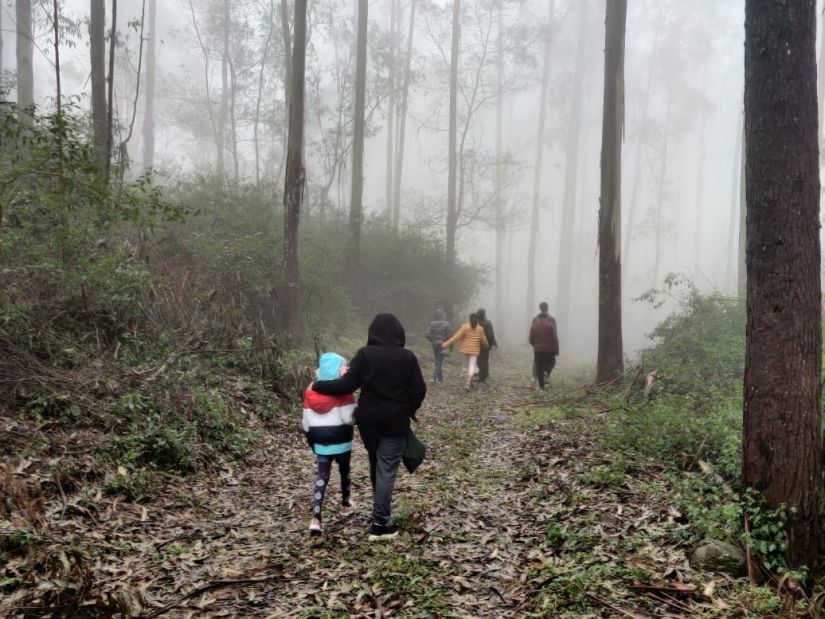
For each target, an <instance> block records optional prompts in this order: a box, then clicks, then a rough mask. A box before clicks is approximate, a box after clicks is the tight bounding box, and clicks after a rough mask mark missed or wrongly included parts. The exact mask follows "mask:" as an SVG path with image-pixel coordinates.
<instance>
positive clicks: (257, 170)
mask: <svg viewBox="0 0 825 619" xmlns="http://www.w3.org/2000/svg"><path fill="white" fill-rule="evenodd" d="M274 30H275V5H274V4H273V5H272V7H271V8H270V11H269V32H268V33H267V35H266V41H265V42H264V51H263V53H262V54H261V69H260V71H259V72H258V96H257V97H256V98H255V118H254V121H253V125H252V127H253V129H252V131H253V142H254V144H255V186H256V187H257V188H258V190H259V191H260V189H261V145H260V139H259V135H258V127H259V125H260V122H261V99H262V98H263V91H264V71H265V69H266V60H267V57H268V56H269V45H270V43H272V35H273V32H274Z"/></svg>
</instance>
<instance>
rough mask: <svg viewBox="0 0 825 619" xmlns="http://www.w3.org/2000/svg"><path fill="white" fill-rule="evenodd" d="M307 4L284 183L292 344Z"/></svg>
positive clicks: (299, 22)
mask: <svg viewBox="0 0 825 619" xmlns="http://www.w3.org/2000/svg"><path fill="white" fill-rule="evenodd" d="M306 19H307V0H295V48H294V50H293V53H292V54H291V60H292V67H291V69H290V77H291V78H292V81H291V82H290V84H289V138H288V140H289V141H288V145H287V155H286V174H285V181H284V255H283V270H284V276H285V277H286V295H285V296H286V330H287V334H288V335H289V337H290V338H291V340H292V341H293V342H295V341H297V340H298V339H299V337H300V333H301V304H300V278H299V264H298V223H299V221H300V216H301V206H302V204H303V201H304V181H305V174H304V163H303V161H304V68H305V63H306Z"/></svg>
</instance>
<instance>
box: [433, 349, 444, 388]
mask: <svg viewBox="0 0 825 619" xmlns="http://www.w3.org/2000/svg"><path fill="white" fill-rule="evenodd" d="M433 359H435V370H433V380H437V381H443V380H444V349H443V348H441V344H433Z"/></svg>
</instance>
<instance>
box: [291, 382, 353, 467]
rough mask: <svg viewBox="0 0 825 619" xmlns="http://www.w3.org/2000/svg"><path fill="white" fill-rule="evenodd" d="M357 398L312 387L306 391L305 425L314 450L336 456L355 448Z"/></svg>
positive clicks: (319, 453)
mask: <svg viewBox="0 0 825 619" xmlns="http://www.w3.org/2000/svg"><path fill="white" fill-rule="evenodd" d="M354 412H355V397H354V396H353V395H352V394H347V395H341V396H333V395H323V394H320V393H318V392H317V391H313V390H312V389H307V390H306V391H305V392H304V416H303V421H302V423H301V426H302V427H303V430H304V433H305V434H306V437H307V440H308V441H309V444H310V445H311V446H312V450H313V451H314V452H315V453H316V454H318V455H321V456H332V455H336V454H340V453H345V452H347V451H350V450H351V449H352V426H353V424H354V423H355V420H354V418H353V413H354Z"/></svg>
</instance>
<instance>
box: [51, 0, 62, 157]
mask: <svg viewBox="0 0 825 619" xmlns="http://www.w3.org/2000/svg"><path fill="white" fill-rule="evenodd" d="M52 30H53V38H54V79H55V97H54V100H55V105H56V111H57V115H58V116H61V115H62V114H63V88H62V86H61V80H60V10H59V8H58V6H57V0H53V2H52ZM58 157H60V158H61V159H62V158H63V152H62V149H60V152H59V153H58Z"/></svg>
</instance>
